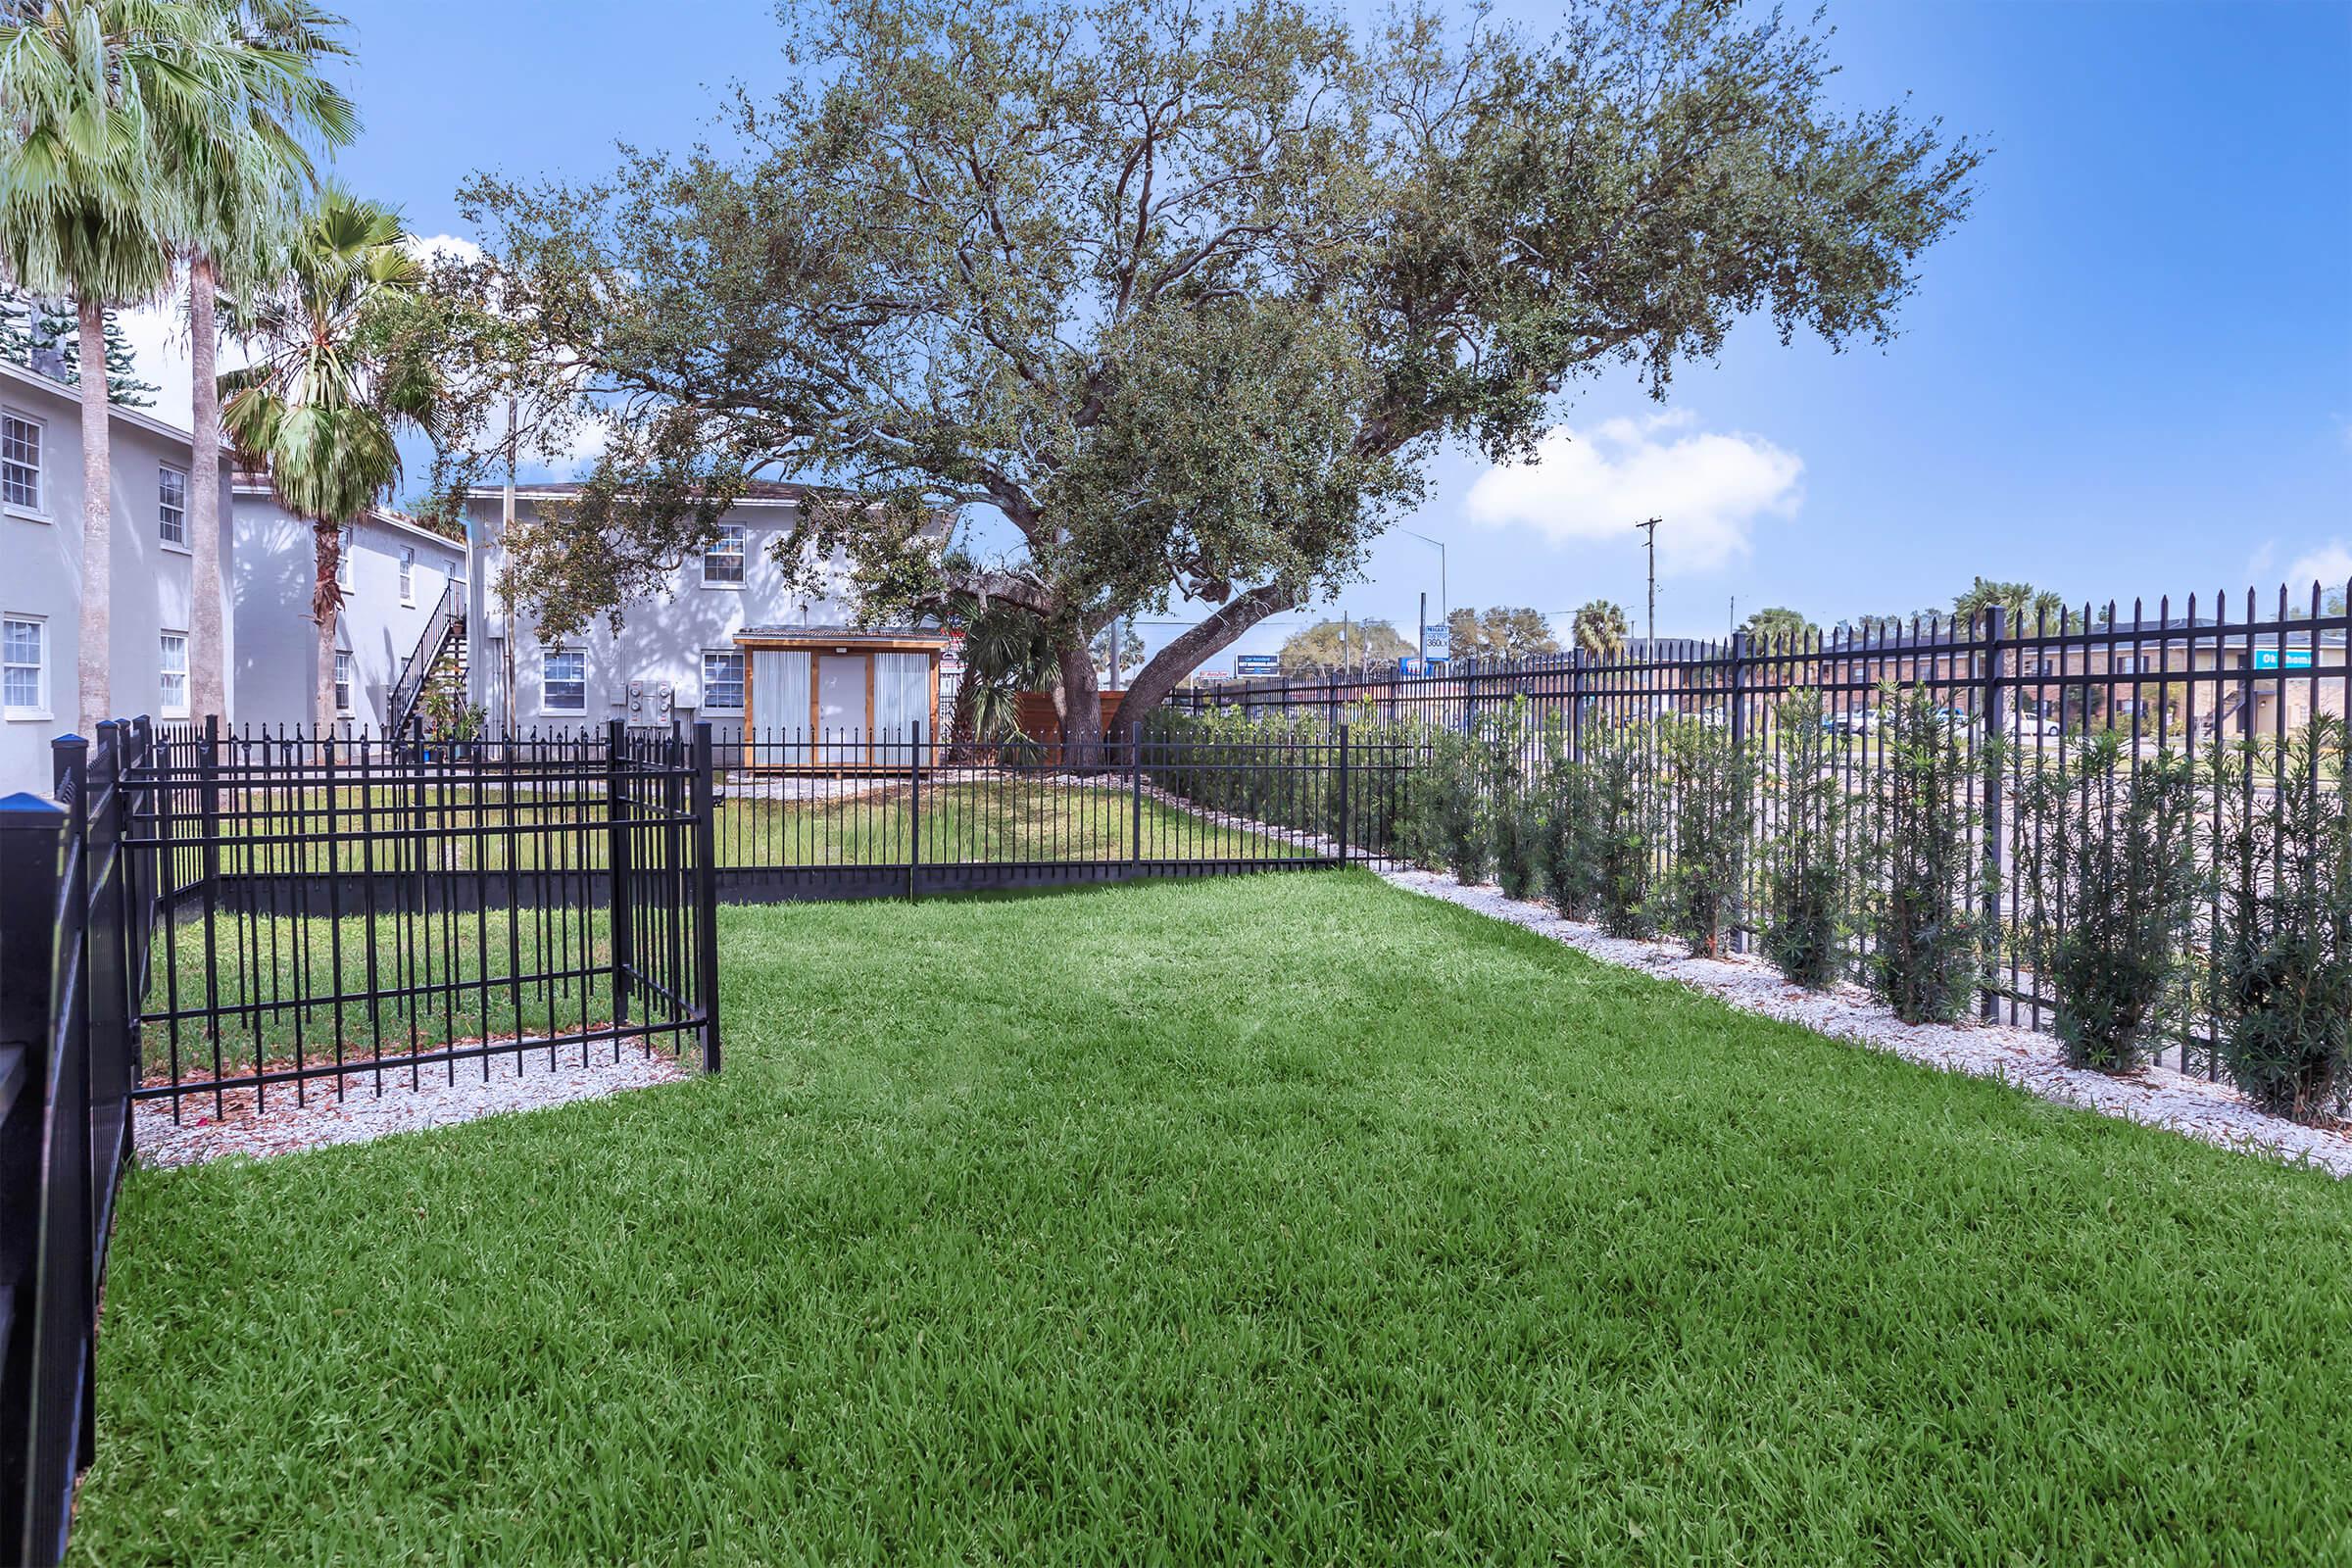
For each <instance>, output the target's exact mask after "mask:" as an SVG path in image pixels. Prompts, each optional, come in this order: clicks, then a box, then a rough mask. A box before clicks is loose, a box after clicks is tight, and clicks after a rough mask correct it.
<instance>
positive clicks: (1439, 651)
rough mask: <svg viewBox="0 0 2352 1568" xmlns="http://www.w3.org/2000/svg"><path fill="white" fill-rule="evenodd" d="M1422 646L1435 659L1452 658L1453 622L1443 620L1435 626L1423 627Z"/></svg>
mask: <svg viewBox="0 0 2352 1568" xmlns="http://www.w3.org/2000/svg"><path fill="white" fill-rule="evenodd" d="M1421 648H1422V651H1423V652H1424V653H1426V654H1428V655H1429V657H1430V658H1431V659H1433V660H1438V659H1449V658H1451V657H1452V656H1453V626H1452V624H1451V623H1450V622H1448V621H1443V620H1441V621H1439V622H1438V623H1437V624H1435V625H1433V626H1424V627H1422V628H1421Z"/></svg>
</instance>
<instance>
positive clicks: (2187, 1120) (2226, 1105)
mask: <svg viewBox="0 0 2352 1568" xmlns="http://www.w3.org/2000/svg"><path fill="white" fill-rule="evenodd" d="M1380 875H1381V877H1382V878H1383V879H1384V880H1386V881H1387V882H1389V883H1391V884H1392V885H1394V886H1396V887H1399V888H1403V889H1406V890H1407V891H1409V892H1413V893H1419V894H1424V895H1426V896H1428V897H1430V898H1435V899H1444V900H1445V901H1446V903H1448V904H1458V905H1460V906H1461V907H1464V908H1467V909H1475V910H1477V911H1479V912H1480V913H1482V914H1489V915H1493V916H1494V917H1495V918H1496V919H1498V920H1508V921H1510V922H1511V923H1512V924H1513V925H1518V926H1524V927H1526V928H1527V929H1528V930H1530V931H1534V932H1536V933H1538V934H1539V935H1542V936H1546V937H1549V938H1551V939H1552V940H1553V941H1555V942H1560V943H1564V944H1566V945H1567V946H1569V947H1572V948H1575V949H1576V950H1578V951H1579V952H1581V953H1585V954H1588V955H1590V956H1593V957H1595V958H1598V959H1600V960H1601V961H1602V962H1604V963H1613V964H1617V965H1619V966H1620V967H1623V968H1627V969H1639V970H1642V972H1643V973H1645V974H1652V975H1656V976H1658V977H1659V978H1660V979H1665V980H1672V981H1675V982H1676V983H1678V984H1681V985H1686V986H1689V987H1691V989H1692V990H1694V991H1703V992H1705V993H1706V994H1707V995H1709V996H1712V997H1715V998H1717V999H1718V1000H1720V1001H1722V1002H1725V1003H1728V1004H1730V1005H1732V1006H1735V1007H1738V1008H1740V1010H1742V1011H1744V1012H1752V1013H1757V1014H1760V1015H1762V1016H1764V1017H1767V1018H1779V1019H1783V1020H1785V1021H1787V1022H1789V1023H1794V1024H1801V1025H1802V1026H1804V1027H1805V1028H1807V1029H1811V1030H1813V1031H1815V1032H1816V1033H1819V1034H1824V1035H1828V1036H1830V1037H1831V1038H1833V1039H1838V1040H1846V1041H1851V1042H1853V1043H1855V1044H1857V1045H1863V1046H1867V1047H1869V1048H1871V1049H1872V1050H1874V1051H1887V1052H1891V1053H1893V1054H1895V1055H1898V1056H1901V1057H1903V1058H1905V1059H1906V1060H1910V1061H1916V1062H1920V1063H1923V1064H1924V1065H1927V1066H1930V1067H1940V1068H1943V1069H1944V1070H1946V1071H1949V1072H1962V1073H1967V1074H1969V1075H1970V1076H1972V1077H1977V1078H1997V1079H1999V1080H2001V1081H2002V1082H2003V1083H2007V1084H2011V1085H2014V1086H2015V1087H2017V1088H2019V1089H2023V1090H2025V1091H2026V1092H2027V1093H2028V1094H2032V1095H2038V1096H2040V1097H2041V1098H2042V1099H2044V1100H2048V1101H2052V1102H2054V1103H2058V1104H2061V1105H2073V1106H2077V1107H2079V1108H2081V1109H2083V1110H2092V1111H2097V1112H2098V1113H2099V1114H2101V1115H2103V1116H2116V1117H2120V1118H2122V1119H2123V1120H2126V1121H2135V1122H2139V1123H2142V1124H2144V1125H2146V1126H2150V1127H2162V1128H2166V1129H2168V1130H2170V1131H2172V1132H2177V1133H2180V1134H2181V1135H2183V1136H2184V1137H2188V1138H2195V1139H2199V1140H2201V1141H2203V1142H2205V1143H2209V1144H2219V1145H2221V1146H2222V1147H2223V1148H2225V1149H2233V1150H2238V1151H2241V1152H2259V1153H2263V1154H2266V1155H2271V1156H2276V1157H2278V1158H2279V1159H2282V1160H2285V1161H2287V1162H2289V1163H2293V1164H2309V1165H2312V1166H2315V1167H2317V1168H2318V1169H2321V1170H2325V1171H2327V1172H2328V1173H2329V1174H2331V1175H2334V1176H2352V1136H2347V1135H2346V1134H2344V1133H2341V1132H2336V1131H2332V1130H2329V1129H2326V1128H2319V1127H2306V1126H2303V1125H2302V1124H2300V1123H2298V1122H2292V1121H2288V1120H2285V1119H2284V1118H2282V1117H2278V1116H2272V1115H2268V1114H2266V1113H2265V1112H2263V1111H2260V1110H2257V1109H2256V1108H2255V1107H2254V1106H2253V1105H2251V1104H2249V1103H2247V1102H2246V1100H2245V1098H2244V1097H2243V1096H2241V1095H2240V1094H2238V1092H2237V1091H2236V1090H2235V1089H2234V1088H2232V1087H2230V1086H2229V1085H2228V1084H2219V1083H2209V1082H2207V1081H2206V1080H2205V1079H2202V1078H2192V1077H2189V1076H2187V1075H2185V1074H2183V1073H2180V1072H2176V1071H2174V1070H2173V1069H2171V1068H2169V1067H2143V1068H2141V1069H2140V1070H2139V1071H2137V1072H2134V1073H2131V1074H2130V1075H2129V1076H2125V1077H2110V1076H2109V1075H2108V1074H2106V1073H2102V1072H2092V1071H2089V1070H2087V1069H2084V1068H2080V1067H2070V1066H2068V1065H2067V1064H2066V1059H2065V1056H2064V1054H2063V1052H2062V1050H2061V1048H2060V1046H2059V1043H2058V1041H2057V1039H2056V1038H2055V1037H2053V1036H2051V1035H2046V1034H2041V1033H2038V1032H2036V1031H2034V1030H2032V1029H2023V1028H2019V1027H2016V1026H2014V1025H2009V1024H1985V1023H1961V1024H1906V1023H1904V1022H1903V1021H1902V1020H1901V1019H1899V1018H1897V1017H1895V1016H1894V1014H1893V1013H1892V1012H1890V1011H1888V1010H1887V1008H1886V1007H1883V1006H1881V1005H1879V1004H1878V1003H1876V1002H1875V1001H1873V1000H1871V998H1870V996H1869V995H1868V993H1866V992H1864V991H1863V990H1862V989H1861V988H1860V987H1857V986H1850V985H1848V986H1840V987H1838V989H1837V990H1835V991H1831V992H1827V993H1816V992H1809V991H1804V990H1801V989H1799V988H1798V987H1795V986H1792V985H1790V984H1789V983H1788V982H1787V981H1786V980H1784V979H1782V978H1781V976H1780V975H1779V973H1778V972H1777V971H1775V970H1774V969H1773V968H1772V967H1771V965H1769V964H1767V963H1765V962H1764V961H1763V960H1762V959H1760V958H1756V957H1749V956H1739V957H1729V958H1693V957H1691V956H1689V955H1688V954H1687V953H1685V952H1684V951H1683V949H1682V948H1681V947H1679V946H1674V945H1670V944H1666V943H1659V942H1632V941H1626V940H1624V939H1622V938H1618V937H1609V936H1603V935H1602V934H1601V933H1600V932H1599V931H1597V930H1595V929H1594V928H1593V927H1592V926H1589V925H1583V924H1580V923H1578V922H1576V921H1572V920H1563V919H1561V918H1560V917H1559V916H1557V915H1556V914H1554V913H1552V911H1551V910H1550V909H1548V908H1546V907H1544V906H1543V905H1540V904H1529V903H1524V902H1521V901H1519V900H1516V899H1506V898H1504V897H1503V896H1502V892H1501V890H1500V889H1498V888H1495V887H1492V886H1489V887H1464V886H1462V885H1461V884H1460V883H1458V882H1456V881H1454V880H1453V878H1451V877H1449V876H1444V875H1437V874H1433V873H1431V872H1427V871H1401V870H1399V871H1382V872H1381V873H1380Z"/></svg>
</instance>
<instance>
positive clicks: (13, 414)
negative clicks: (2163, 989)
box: [0, 407, 49, 522]
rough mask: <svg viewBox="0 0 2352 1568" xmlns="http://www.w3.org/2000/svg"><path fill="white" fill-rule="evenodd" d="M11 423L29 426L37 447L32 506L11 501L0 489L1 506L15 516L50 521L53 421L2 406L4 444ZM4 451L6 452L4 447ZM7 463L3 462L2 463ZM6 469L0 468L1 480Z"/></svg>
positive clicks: (0, 437) (0, 424) (0, 430)
mask: <svg viewBox="0 0 2352 1568" xmlns="http://www.w3.org/2000/svg"><path fill="white" fill-rule="evenodd" d="M10 423H16V424H23V425H27V426H29V427H30V428H31V430H32V437H33V441H34V443H35V445H36V447H37V450H36V451H35V452H34V453H33V455H32V504H31V505H30V506H26V505H25V503H23V502H21V501H10V500H8V499H7V492H6V489H5V487H4V486H0V507H4V508H5V509H6V511H7V512H8V515H10V516H12V517H27V518H30V519H31V520H32V521H34V522H47V521H48V520H49V421H48V420H47V419H44V418H41V417H39V416H37V415H31V414H26V413H25V411H24V410H23V409H16V408H7V407H0V443H4V442H5V441H6V439H7V428H8V425H9V424H10ZM0 450H5V449H4V447H0ZM4 461H5V460H0V462H4ZM8 466H15V467H23V466H24V465H23V464H14V465H8ZM5 471H6V470H5V467H0V477H4V476H5Z"/></svg>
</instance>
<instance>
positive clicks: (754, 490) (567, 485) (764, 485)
mask: <svg viewBox="0 0 2352 1568" xmlns="http://www.w3.org/2000/svg"><path fill="white" fill-rule="evenodd" d="M586 488H587V486H586V485H585V484H584V483H582V482H581V481H580V480H577V479H548V480H533V481H532V482H530V483H528V484H517V485H516V486H515V500H517V501H564V500H567V499H569V498H570V497H573V496H576V495H578V494H579V493H580V492H581V491H582V490H584V489H586ZM813 488H814V487H813V486H810V485H805V484H795V483H793V482H791V481H790V480H785V479H754V480H753V481H752V482H751V483H749V484H747V485H746V486H744V490H743V494H741V495H740V496H737V497H736V498H735V500H736V505H738V506H746V507H789V506H797V505H799V504H800V501H801V499H802V498H803V497H804V496H807V495H809V493H810V492H811V490H812V489H813ZM506 493H507V487H506V486H505V485H503V484H477V485H475V486H474V487H473V488H472V489H470V490H468V491H467V492H466V499H468V500H471V501H498V500H502V499H504V497H505V496H506Z"/></svg>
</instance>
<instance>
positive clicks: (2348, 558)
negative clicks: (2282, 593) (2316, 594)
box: [2286, 539, 2352, 594]
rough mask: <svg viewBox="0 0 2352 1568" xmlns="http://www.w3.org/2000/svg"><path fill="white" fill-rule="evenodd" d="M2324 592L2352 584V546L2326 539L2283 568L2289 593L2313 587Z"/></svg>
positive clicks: (2301, 591) (2297, 592)
mask: <svg viewBox="0 0 2352 1568" xmlns="http://www.w3.org/2000/svg"><path fill="white" fill-rule="evenodd" d="M2315 582H2316V583H2319V584H2320V585H2321V586H2323V587H2327V588H2341V587H2342V586H2343V585H2344V584H2345V583H2347V582H2352V544H2346V543H2345V542H2344V541H2343V540H2341V539H2330V540H2328V541H2327V543H2326V544H2324V545H2322V546H2320V547H2319V548H2318V549H2317V550H2307V551H2305V552H2304V553H2303V554H2302V555H2299V556H2297V557H2296V558H2295V559H2294V560H2292V561H2290V562H2288V563H2287V564H2286V586H2287V590H2288V592H2289V593H2292V594H2300V593H2304V592H2307V591H2308V590H2309V589H2310V587H2311V585H2312V584H2313V583H2315Z"/></svg>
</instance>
